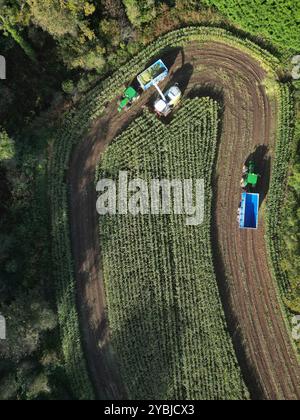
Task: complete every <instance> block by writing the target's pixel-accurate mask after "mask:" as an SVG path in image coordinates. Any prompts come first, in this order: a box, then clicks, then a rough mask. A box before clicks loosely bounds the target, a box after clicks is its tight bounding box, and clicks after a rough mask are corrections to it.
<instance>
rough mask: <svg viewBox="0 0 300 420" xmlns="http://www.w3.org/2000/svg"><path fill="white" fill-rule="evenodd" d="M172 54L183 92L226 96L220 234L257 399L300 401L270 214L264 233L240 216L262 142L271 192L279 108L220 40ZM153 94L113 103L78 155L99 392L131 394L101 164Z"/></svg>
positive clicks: (84, 273) (82, 289) (83, 296)
mask: <svg viewBox="0 0 300 420" xmlns="http://www.w3.org/2000/svg"><path fill="white" fill-rule="evenodd" d="M174 54H175V57H176V60H175V62H174V59H175V57H174ZM165 60H166V62H167V64H168V66H169V67H171V72H170V79H171V81H172V82H174V81H178V82H179V84H180V86H181V87H182V88H183V89H184V90H185V95H187V96H188V95H194V94H203V95H204V94H213V96H215V97H216V98H218V99H220V100H222V101H223V102H224V115H223V124H222V125H223V126H222V134H221V139H220V147H219V158H218V165H217V173H216V180H215V192H216V195H215V209H216V212H215V223H214V225H213V238H214V241H215V260H216V269H217V274H218V282H219V287H220V290H221V292H222V296H223V302H224V307H225V309H226V315H227V318H228V321H229V324H230V329H231V332H232V334H233V338H234V343H235V347H236V351H237V354H238V357H239V361H240V363H241V365H242V366H243V372H244V375H245V377H246V382H247V383H248V385H249V388H250V390H251V393H252V396H253V397H254V398H268V399H296V398H298V399H299V398H300V366H299V364H298V362H297V359H296V356H295V353H294V350H293V348H292V346H291V342H290V338H289V336H288V333H287V330H286V326H285V324H284V321H283V318H282V314H281V312H280V308H279V303H278V299H277V295H276V293H275V288H274V284H273V280H272V277H271V275H270V271H269V268H268V261H267V254H266V246H265V241H264V233H265V231H264V223H263V220H262V219H263V218H262V217H261V219H260V228H259V230H258V231H257V232H245V231H241V230H239V229H238V227H237V222H236V215H237V208H238V205H239V199H240V189H239V182H240V177H241V169H242V166H243V164H244V162H245V161H246V159H247V158H248V157H249V155H250V153H251V152H253V151H254V149H255V147H257V146H259V148H258V149H257V152H256V154H257V157H258V158H259V161H261V162H262V163H261V168H260V170H261V172H262V175H263V180H264V181H263V182H262V185H261V192H262V195H263V196H265V195H267V190H268V180H269V177H270V163H272V155H273V147H274V140H275V129H276V112H277V110H276V103H274V102H273V101H272V100H270V99H269V98H268V97H267V95H266V93H265V89H264V87H263V86H262V81H263V80H264V77H265V74H264V71H263V70H262V69H261V68H260V66H259V65H258V63H257V62H255V61H254V60H253V59H252V58H250V57H248V56H247V55H245V54H244V53H242V52H240V51H238V50H236V49H234V48H232V47H226V46H224V45H223V44H218V43H209V44H205V45H202V46H200V45H196V44H191V45H190V46H189V47H187V48H185V49H184V50H183V51H181V50H177V51H176V52H175V51H173V52H172V54H170V55H169V56H167V57H165ZM170 60H171V61H170ZM172 60H173V61H172ZM166 83H170V80H168V81H166ZM152 94H153V92H152ZM149 95H150V93H149V94H148V95H144V96H143V98H142V100H141V101H140V102H139V104H138V105H135V106H134V107H133V108H132V109H131V110H130V112H128V113H124V114H122V115H119V114H118V113H117V112H116V109H117V105H116V102H115V103H112V104H109V106H108V107H107V111H106V113H105V116H104V117H102V118H100V119H99V120H97V121H96V122H95V125H94V127H93V129H92V130H91V132H90V135H89V137H88V138H86V139H84V141H83V142H82V143H81V144H80V145H79V146H78V147H77V148H76V150H75V151H74V154H73V158H72V161H71V168H70V174H69V182H70V207H71V228H72V243H73V253H74V259H75V262H76V278H77V283H78V304H79V308H80V314H81V322H82V331H83V337H84V344H85V351H86V354H87V357H88V364H89V369H90V372H91V376H92V379H93V381H94V383H95V387H96V390H97V393H98V395H99V396H101V397H102V398H105V397H107V398H108V397H110V398H116V399H118V398H126V393H125V389H124V387H123V386H122V383H121V381H120V378H119V377H118V369H117V366H116V364H115V362H114V356H113V352H112V349H111V348H110V345H109V328H108V324H107V318H106V311H105V294H104V288H103V277H102V273H101V258H100V247H99V242H98V219H97V214H96V192H95V186H94V177H95V167H96V165H97V163H98V161H99V158H100V154H101V153H102V152H103V151H104V150H105V148H106V146H107V145H108V144H109V143H110V142H111V141H112V140H113V138H114V137H115V136H116V134H118V132H119V131H121V130H122V129H123V128H124V126H126V125H128V123H129V122H130V121H132V120H133V119H134V118H135V117H136V115H137V114H138V113H139V112H141V105H142V104H145V103H147V101H149V99H150V96H149ZM263 207H264V206H263ZM263 207H262V209H261V215H263Z"/></svg>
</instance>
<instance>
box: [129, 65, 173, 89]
mask: <svg viewBox="0 0 300 420" xmlns="http://www.w3.org/2000/svg"><path fill="white" fill-rule="evenodd" d="M168 73H169V70H168V69H167V67H166V65H165V64H164V62H163V61H162V60H158V61H156V62H155V63H154V64H152V66H150V67H148V68H147V69H146V70H144V71H143V73H141V74H140V75H139V76H138V77H137V80H138V82H139V84H140V86H141V88H142V89H143V90H148V89H150V88H151V86H156V85H157V84H158V83H159V82H161V81H162V80H164V79H165V78H166V77H167V76H168Z"/></svg>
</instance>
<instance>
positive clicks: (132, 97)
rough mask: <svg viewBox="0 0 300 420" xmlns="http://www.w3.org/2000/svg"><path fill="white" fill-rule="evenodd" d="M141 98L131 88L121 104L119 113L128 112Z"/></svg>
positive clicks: (126, 92) (124, 95)
mask: <svg viewBox="0 0 300 420" xmlns="http://www.w3.org/2000/svg"><path fill="white" fill-rule="evenodd" d="M139 97H140V95H139V93H138V92H137V91H136V90H135V89H134V88H133V87H132V86H129V87H128V88H127V89H126V90H125V92H124V94H123V98H122V100H121V101H120V103H119V108H118V111H119V112H122V111H124V110H125V111H127V110H128V109H129V108H130V107H131V105H132V104H133V103H134V102H135V101H137V100H138V99H139Z"/></svg>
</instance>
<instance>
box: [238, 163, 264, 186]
mask: <svg viewBox="0 0 300 420" xmlns="http://www.w3.org/2000/svg"><path fill="white" fill-rule="evenodd" d="M259 178H260V175H258V174H256V169H255V163H254V162H253V161H250V162H249V164H248V165H247V166H246V165H245V166H244V168H243V178H242V179H241V187H242V188H243V190H245V191H248V190H252V189H255V188H256V187H257V183H258V180H259Z"/></svg>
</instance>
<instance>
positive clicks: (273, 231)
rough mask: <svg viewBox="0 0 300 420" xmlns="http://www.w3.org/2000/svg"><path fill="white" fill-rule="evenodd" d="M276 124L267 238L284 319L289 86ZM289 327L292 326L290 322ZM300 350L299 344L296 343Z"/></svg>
mask: <svg viewBox="0 0 300 420" xmlns="http://www.w3.org/2000/svg"><path fill="white" fill-rule="evenodd" d="M277 97H278V103H279V107H278V109H279V114H278V125H277V127H278V128H277V142H276V150H275V159H274V163H273V170H272V178H271V184H270V191H269V198H268V202H267V212H266V224H267V230H266V241H267V245H268V251H269V255H270V260H271V263H272V270H273V273H274V277H275V279H276V285H277V287H278V290H279V294H280V296H281V298H282V299H283V302H284V303H286V305H285V306H284V311H285V313H286V315H287V320H289V318H290V317H291V315H292V314H291V312H290V311H289V304H288V301H289V298H290V292H291V284H290V281H289V278H288V275H287V273H286V271H285V270H284V269H283V267H282V259H283V255H284V248H285V246H286V245H285V244H284V243H283V238H282V234H281V232H282V225H283V224H284V223H285V215H284V213H283V210H284V206H283V203H284V202H285V198H286V194H287V181H288V174H289V168H290V163H291V159H292V155H293V147H294V131H295V106H294V100H293V97H292V95H291V88H290V86H289V85H280V86H279V89H278V95H277ZM289 328H291V326H290V325H289ZM298 348H299V350H300V346H298Z"/></svg>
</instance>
